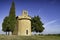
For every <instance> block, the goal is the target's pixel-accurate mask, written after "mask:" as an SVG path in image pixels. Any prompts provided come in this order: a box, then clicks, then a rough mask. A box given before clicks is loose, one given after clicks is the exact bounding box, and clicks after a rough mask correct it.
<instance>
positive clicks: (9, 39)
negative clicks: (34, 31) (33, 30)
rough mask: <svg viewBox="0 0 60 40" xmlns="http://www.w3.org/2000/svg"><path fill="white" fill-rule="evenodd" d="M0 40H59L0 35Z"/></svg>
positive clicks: (57, 38)
mask: <svg viewBox="0 0 60 40" xmlns="http://www.w3.org/2000/svg"><path fill="white" fill-rule="evenodd" d="M0 40H60V36H41V35H40V36H15V35H14V36H8V35H0Z"/></svg>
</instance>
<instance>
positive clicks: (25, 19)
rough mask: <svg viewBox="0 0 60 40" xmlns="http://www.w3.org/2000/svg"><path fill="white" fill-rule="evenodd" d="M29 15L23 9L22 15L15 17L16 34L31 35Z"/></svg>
mask: <svg viewBox="0 0 60 40" xmlns="http://www.w3.org/2000/svg"><path fill="white" fill-rule="evenodd" d="M30 20H31V17H30V16H28V12H27V11H26V10H23V12H22V15H21V16H18V18H17V28H18V32H17V35H21V36H31V21H30Z"/></svg>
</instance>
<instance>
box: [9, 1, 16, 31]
mask: <svg viewBox="0 0 60 40" xmlns="http://www.w3.org/2000/svg"><path fill="white" fill-rule="evenodd" d="M9 20H10V22H9V24H10V29H11V32H13V31H14V28H15V26H16V15H15V3H14V1H13V2H12V6H11V8H10V12H9Z"/></svg>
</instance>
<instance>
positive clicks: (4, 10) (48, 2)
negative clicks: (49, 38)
mask: <svg viewBox="0 0 60 40" xmlns="http://www.w3.org/2000/svg"><path fill="white" fill-rule="evenodd" d="M14 2H15V8H16V16H20V15H21V14H22V11H23V10H27V11H28V14H29V15H30V16H32V17H33V16H37V15H39V16H40V17H41V21H42V22H43V23H44V25H43V26H44V27H45V30H44V31H43V32H42V33H44V34H48V33H50V34H52V33H60V1H59V0H14ZM11 3H12V0H0V34H2V33H3V32H2V30H1V29H2V22H3V19H4V17H6V16H8V15H9V11H10V7H11Z"/></svg>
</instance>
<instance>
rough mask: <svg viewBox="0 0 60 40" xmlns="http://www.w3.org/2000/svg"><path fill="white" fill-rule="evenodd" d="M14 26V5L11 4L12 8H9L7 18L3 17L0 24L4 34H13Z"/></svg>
mask: <svg viewBox="0 0 60 40" xmlns="http://www.w3.org/2000/svg"><path fill="white" fill-rule="evenodd" d="M15 26H16V15H15V4H14V2H12V6H11V8H10V12H9V16H8V17H5V19H4V21H3V23H2V30H3V31H4V32H9V31H11V32H13V31H14V28H15Z"/></svg>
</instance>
